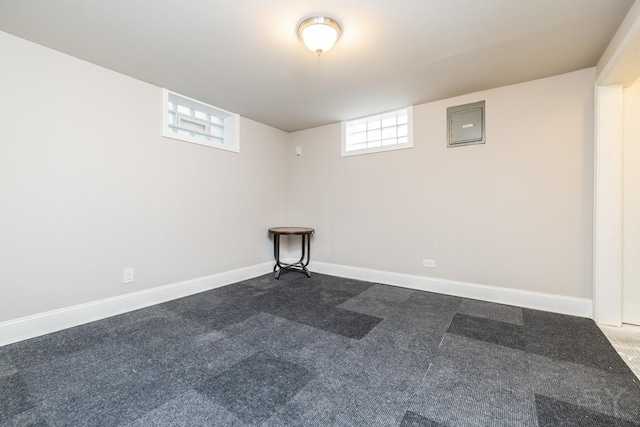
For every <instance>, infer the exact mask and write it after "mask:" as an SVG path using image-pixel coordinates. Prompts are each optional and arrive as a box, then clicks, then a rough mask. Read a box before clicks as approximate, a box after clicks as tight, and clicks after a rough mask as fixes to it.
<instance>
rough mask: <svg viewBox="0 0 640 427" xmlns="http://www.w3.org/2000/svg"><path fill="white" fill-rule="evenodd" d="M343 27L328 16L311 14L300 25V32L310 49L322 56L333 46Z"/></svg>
mask: <svg viewBox="0 0 640 427" xmlns="http://www.w3.org/2000/svg"><path fill="white" fill-rule="evenodd" d="M341 32H342V28H341V27H340V23H339V22H338V21H336V20H335V19H333V18H329V17H327V16H311V17H309V18H307V19H305V20H303V21H302V22H301V23H300V25H298V34H299V35H300V38H301V39H302V41H303V42H304V44H305V45H306V46H307V48H309V50H310V51H311V52H313V53H315V54H316V55H318V56H320V55H322V54H323V53H325V52H326V51H328V50H329V49H331V48H332V47H333V45H334V44H335V43H336V41H337V40H338V38H340V33H341Z"/></svg>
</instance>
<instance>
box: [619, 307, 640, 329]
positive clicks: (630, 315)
mask: <svg viewBox="0 0 640 427" xmlns="http://www.w3.org/2000/svg"><path fill="white" fill-rule="evenodd" d="M622 322H623V323H631V324H632V325H640V306H638V305H628V304H625V305H624V306H622Z"/></svg>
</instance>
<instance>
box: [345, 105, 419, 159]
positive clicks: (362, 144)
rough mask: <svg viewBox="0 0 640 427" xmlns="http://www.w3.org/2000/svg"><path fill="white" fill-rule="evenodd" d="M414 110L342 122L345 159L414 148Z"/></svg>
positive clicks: (405, 109)
mask: <svg viewBox="0 0 640 427" xmlns="http://www.w3.org/2000/svg"><path fill="white" fill-rule="evenodd" d="M412 116H413V108H412V107H407V108H403V109H401V110H395V111H389V112H386V113H381V114H374V115H373V116H368V117H362V118H360V119H355V120H349V121H346V122H342V155H343V156H352V155H356V154H367V153H377V152H380V151H389V150H400V149H404V148H411V147H413V138H412V137H413V130H412Z"/></svg>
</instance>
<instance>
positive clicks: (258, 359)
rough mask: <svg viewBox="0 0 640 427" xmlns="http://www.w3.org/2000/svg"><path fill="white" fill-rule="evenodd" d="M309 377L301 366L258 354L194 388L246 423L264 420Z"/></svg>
mask: <svg viewBox="0 0 640 427" xmlns="http://www.w3.org/2000/svg"><path fill="white" fill-rule="evenodd" d="M311 379H312V375H311V373H310V372H309V371H308V370H307V369H305V368H304V367H302V366H299V365H296V364H295V363H291V362H288V361H286V360H282V359H279V358H276V357H273V356H271V355H269V354H267V353H258V354H256V355H253V356H251V357H249V358H247V359H244V360H243V361H241V362H239V363H237V364H236V365H234V366H232V367H231V368H230V369H229V370H227V371H226V372H223V373H222V374H220V375H217V376H215V377H212V378H206V379H204V380H203V381H202V383H201V384H200V386H199V387H197V390H198V391H199V392H200V393H202V394H204V395H206V396H207V397H209V398H210V399H214V400H215V401H217V402H218V403H220V404H221V405H222V406H224V407H225V408H227V409H228V410H229V411H230V412H232V413H234V414H235V415H236V416H237V417H238V418H240V419H241V420H243V421H245V422H247V423H252V424H255V423H258V422H262V421H265V420H267V419H268V418H269V417H270V416H271V415H272V414H273V413H274V412H275V411H276V410H277V409H278V408H279V407H280V406H282V405H284V404H285V403H287V402H288V401H289V399H291V398H292V397H293V396H295V394H296V393H297V392H298V391H299V390H300V389H301V388H302V387H304V386H305V385H306V384H307V383H308V382H309V381H310V380H311Z"/></svg>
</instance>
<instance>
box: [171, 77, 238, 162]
mask: <svg viewBox="0 0 640 427" xmlns="http://www.w3.org/2000/svg"><path fill="white" fill-rule="evenodd" d="M162 105H163V108H162V114H163V120H162V136H164V137H167V138H172V139H178V140H180V141H186V142H191V143H194V144H200V145H206V146H207V147H213V148H219V149H222V150H227V151H233V152H236V153H239V152H240V140H239V135H240V130H239V128H240V116H239V115H237V114H234V113H230V112H228V111H225V110H222V109H220V108H216V107H214V106H212V105H208V104H205V103H203V102H200V101H196V100H195V99H191V98H187V97H186V96H182V95H178V94H177V93H174V92H171V91H169V90H167V89H162Z"/></svg>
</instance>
